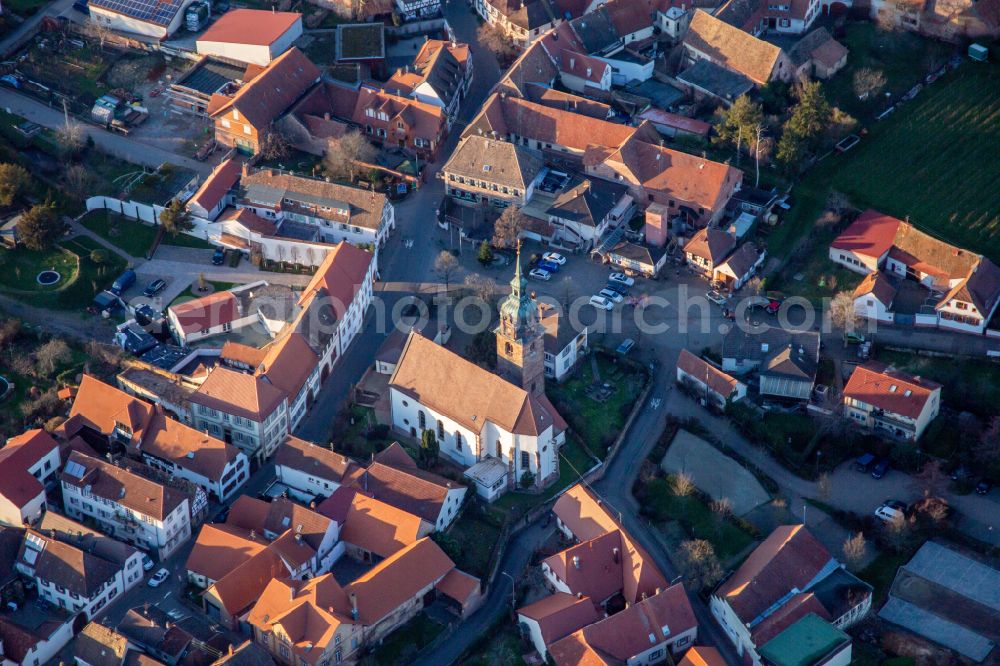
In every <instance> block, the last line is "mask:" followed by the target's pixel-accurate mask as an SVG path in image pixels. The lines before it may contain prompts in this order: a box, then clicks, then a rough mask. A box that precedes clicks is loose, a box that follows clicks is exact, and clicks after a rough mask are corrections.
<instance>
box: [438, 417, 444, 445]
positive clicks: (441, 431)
mask: <svg viewBox="0 0 1000 666" xmlns="http://www.w3.org/2000/svg"><path fill="white" fill-rule="evenodd" d="M437 430H438V431H437V438H438V439H440V440H442V441H444V424H443V423H441V420H440V419H439V420H438V428H437Z"/></svg>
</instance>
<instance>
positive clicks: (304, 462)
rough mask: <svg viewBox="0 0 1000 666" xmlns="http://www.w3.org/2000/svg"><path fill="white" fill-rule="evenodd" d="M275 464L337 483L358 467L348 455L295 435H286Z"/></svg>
mask: <svg viewBox="0 0 1000 666" xmlns="http://www.w3.org/2000/svg"><path fill="white" fill-rule="evenodd" d="M274 464H275V465H279V466H285V467H288V468H289V469H294V470H297V471H300V472H304V473H305V474H309V475H312V476H315V477H317V478H321V479H329V480H330V481H334V482H336V483H341V482H342V481H343V480H344V477H345V476H347V475H348V474H350V472H351V471H352V470H354V469H355V468H356V465H355V464H354V462H353V461H352V460H351V459H350V458H348V457H347V456H344V455H341V454H339V453H336V452H335V451H331V450H330V449H328V448H326V447H324V446H319V445H318V444H313V443H312V442H307V441H305V440H302V439H299V438H298V437H295V436H293V435H288V436H286V437H285V441H284V442H283V443H282V444H281V446H279V447H278V451H277V453H276V454H275V456H274Z"/></svg>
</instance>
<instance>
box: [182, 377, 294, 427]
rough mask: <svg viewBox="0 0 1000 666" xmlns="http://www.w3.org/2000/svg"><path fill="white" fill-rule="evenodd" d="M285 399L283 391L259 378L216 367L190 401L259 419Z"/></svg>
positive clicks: (236, 414)
mask: <svg viewBox="0 0 1000 666" xmlns="http://www.w3.org/2000/svg"><path fill="white" fill-rule="evenodd" d="M285 398H286V395H285V392H284V391H282V390H281V389H279V388H278V387H276V386H272V385H271V384H269V383H268V382H266V381H264V380H263V379H261V378H259V377H254V376H253V375H248V374H245V373H243V372H237V371H235V370H230V369H229V368H225V367H217V368H215V369H214V370H212V372H211V373H210V374H209V375H208V379H206V380H205V382H204V383H203V384H202V385H201V386H200V387H198V390H197V391H195V393H194V394H193V395H192V396H191V398H190V400H191V402H194V403H196V404H199V405H205V406H206V407H210V408H212V409H218V410H220V411H223V412H225V413H227V414H233V415H235V416H243V417H246V418H248V419H250V420H252V421H260V420H261V419H262V418H266V417H267V415H269V414H270V413H271V412H273V411H274V410H275V408H277V406H278V405H280V404H281V401H282V400H284V399H285Z"/></svg>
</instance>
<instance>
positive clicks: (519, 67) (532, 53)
mask: <svg viewBox="0 0 1000 666" xmlns="http://www.w3.org/2000/svg"><path fill="white" fill-rule="evenodd" d="M543 39H544V38H543ZM557 74H558V71H557V70H556V66H555V63H554V62H553V61H552V58H551V57H550V56H549V53H548V52H547V51H546V50H545V48H544V46H543V45H542V40H537V41H535V42H533V43H532V44H531V45H530V46H529V47H528V48H527V49H525V51H524V53H522V54H521V55H520V56H519V57H518V59H517V60H515V61H514V64H512V65H511V66H510V68H509V69H508V70H507V72H506V74H504V77H503V78H502V79H500V82H499V83H497V87H496V89H497V90H501V91H503V92H504V93H506V94H508V95H517V96H520V97H528V96H529V95H528V92H527V91H528V86H530V85H532V84H539V85H543V86H546V87H548V86H551V85H552V83H553V82H554V81H555V78H556V75H557ZM535 101H537V100H535Z"/></svg>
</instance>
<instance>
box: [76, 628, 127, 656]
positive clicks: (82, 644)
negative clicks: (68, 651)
mask: <svg viewBox="0 0 1000 666" xmlns="http://www.w3.org/2000/svg"><path fill="white" fill-rule="evenodd" d="M127 651H128V639H127V638H125V637H124V636H122V635H121V634H119V633H118V632H117V631H115V630H114V629H110V628H108V627H105V626H104V625H102V624H98V623H97V622H90V623H89V624H87V626H86V627H84V628H83V631H81V632H80V633H79V634H77V637H76V642H75V643H74V644H73V656H74V657H75V658H76V659H78V660H79V661H83V662H86V663H87V664H90V666H121V663H122V660H123V659H125V653H126V652H127Z"/></svg>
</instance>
